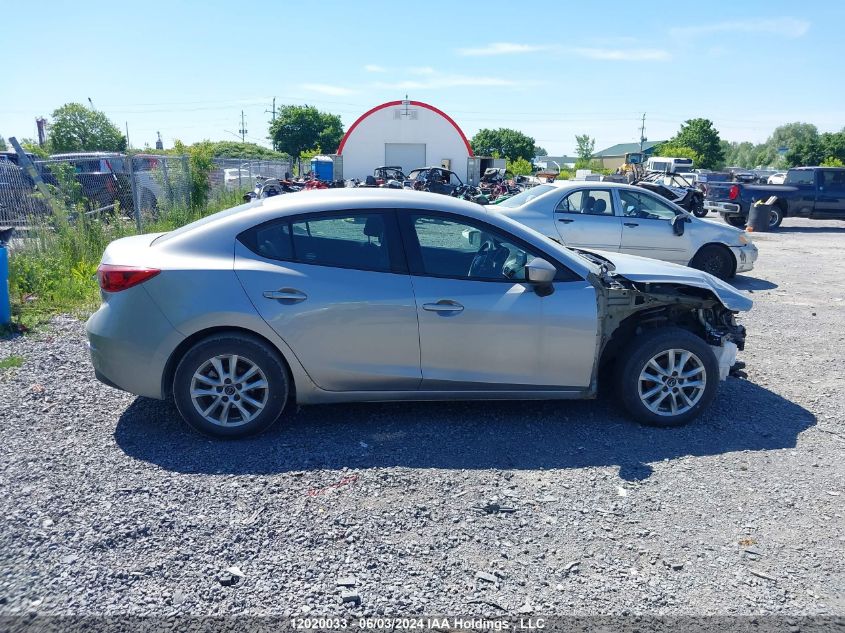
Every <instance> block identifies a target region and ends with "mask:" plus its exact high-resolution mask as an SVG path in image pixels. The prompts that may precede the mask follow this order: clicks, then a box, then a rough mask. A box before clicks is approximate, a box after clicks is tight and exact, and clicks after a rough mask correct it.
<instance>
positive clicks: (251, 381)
mask: <svg viewBox="0 0 845 633" xmlns="http://www.w3.org/2000/svg"><path fill="white" fill-rule="evenodd" d="M289 392H290V388H289V379H288V375H287V371H286V369H285V366H284V364H283V362H282V360H281V358H279V356H278V353H277V352H276V351H275V350H272V349H270V347H269V346H268V345H267V344H266V343H264V342H262V341H261V340H259V339H257V338H254V337H252V336H248V335H244V334H235V333H232V334H220V335H216V336H212V337H210V338H207V339H204V340H202V341H200V342H198V343H197V344H196V345H194V346H193V347H192V348H191V349H189V350H188V352H187V353H186V354H185V356H184V357H183V358H182V360H181V361H180V362H179V365H178V366H177V368H176V373H175V375H174V378H173V399H174V401H175V403H176V408H177V409H178V410H179V413H180V414H181V415H182V417H183V418H184V420H185V421H186V422H187V423H188V424H190V425H191V426H192V427H194V428H195V429H197V430H198V431H201V432H203V433H206V434H209V435H216V436H219V437H243V436H245V435H252V434H254V433H260V432H261V431H263V430H265V429H267V428H268V427H269V426H270V425H272V424H273V423H274V422H275V421H276V420H277V419H278V417H279V415H280V414H281V413H282V410H283V409H284V407H285V404H286V403H287V399H288V394H289Z"/></svg>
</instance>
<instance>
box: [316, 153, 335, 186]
mask: <svg viewBox="0 0 845 633" xmlns="http://www.w3.org/2000/svg"><path fill="white" fill-rule="evenodd" d="M311 171H312V172H313V173H314V176H315V177H316V178H317V179H319V180H322V181H323V182H331V181H333V180H334V160H333V159H332V157H331V156H315V157H314V158H312V159H311Z"/></svg>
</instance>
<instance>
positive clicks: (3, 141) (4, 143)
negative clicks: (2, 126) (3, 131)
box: [0, 136, 8, 152]
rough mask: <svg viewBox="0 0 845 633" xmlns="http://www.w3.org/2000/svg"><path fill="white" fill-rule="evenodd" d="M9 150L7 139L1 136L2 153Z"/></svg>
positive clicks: (0, 147) (0, 146) (0, 149)
mask: <svg viewBox="0 0 845 633" xmlns="http://www.w3.org/2000/svg"><path fill="white" fill-rule="evenodd" d="M7 149H8V147H6V139H4V138H3V137H2V136H0V152H5V151H6V150H7Z"/></svg>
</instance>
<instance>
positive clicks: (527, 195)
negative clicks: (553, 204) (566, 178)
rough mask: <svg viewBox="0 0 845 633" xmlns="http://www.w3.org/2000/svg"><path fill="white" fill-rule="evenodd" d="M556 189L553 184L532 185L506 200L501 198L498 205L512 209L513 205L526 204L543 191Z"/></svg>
mask: <svg viewBox="0 0 845 633" xmlns="http://www.w3.org/2000/svg"><path fill="white" fill-rule="evenodd" d="M553 189H556V187H555V186H554V185H537V186H536V187H532V188H531V189H526V190H525V191H523V192H522V193H518V194H516V195H515V196H513V197H511V198H508V199H507V200H502V201H501V202H500V203H499V204H498V206H500V207H507V208H509V209H512V208H514V207H521V206H522V205H523V204H527V203H528V202H531V201H532V200H534V199H535V198H537V197H539V196H542V195H543V194H544V193H548V192H549V191H552V190H553Z"/></svg>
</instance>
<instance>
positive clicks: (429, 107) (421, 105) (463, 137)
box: [337, 101, 474, 156]
mask: <svg viewBox="0 0 845 633" xmlns="http://www.w3.org/2000/svg"><path fill="white" fill-rule="evenodd" d="M403 103H404V102H403V101H388V102H387V103H382V104H381V105H377V106H376V107H375V108H372V109H371V110H367V111H366V112H364V114H362V115H361V116H359V117H358V118H357V119H356V120H355V123H353V124H352V125H350V126H349V129H348V130H346V134H344V135H343V138H342V139H340V145H338V147H337V153H338V154H343V146H344V145H346V141H347V139H349V136H350V135H351V134H352V132H354V131H355V128H356V127H358V125H359V124H360V123H361V122H362V121H363V120H364V119H366V118H367V117H368V116H370V115H371V114H373V113H374V112H378V111H379V110H384V109H385V108H390V107H392V106H398V105H402V104H403ZM408 103H409V105H412V106H417V107H418V108H425V109H426V110H431V111H432V112H434V113H436V114H439V115H440V116H442V117H443V118H444V119H446V121H447V122H448V123H449V124H450V125H451V126H452V127H453V128H455V131H456V132H457V133H458V135H459V136H460V137H461V140H462V141H463V142H464V145H466V148H467V156H474V154H473V153H472V146H471V145H470V144H469V141H468V140H467V137H466V135H465V134H464V132H463V130H462V129H461V128H460V127H458V124H457V123H455V120H454V119H453V118H452V117H450V116H449V115H448V114H446V113H445V112H443V110H440V109H439V108H435V107H434V106H433V105H429V104H428V103H423V102H422V101H409V102H408Z"/></svg>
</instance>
